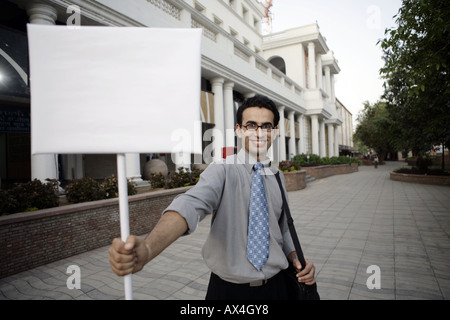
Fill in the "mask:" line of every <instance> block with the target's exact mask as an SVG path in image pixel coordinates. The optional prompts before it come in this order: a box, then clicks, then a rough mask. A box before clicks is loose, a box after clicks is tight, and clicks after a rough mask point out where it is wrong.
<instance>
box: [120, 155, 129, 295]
mask: <svg viewBox="0 0 450 320" xmlns="http://www.w3.org/2000/svg"><path fill="white" fill-rule="evenodd" d="M117 184H118V186H119V213H120V234H121V238H122V241H123V242H126V241H127V238H128V236H129V235H130V217H129V214H128V182H127V169H126V162H125V154H123V153H119V154H117ZM124 286H125V300H133V282H132V275H131V274H129V275H126V276H125V277H124Z"/></svg>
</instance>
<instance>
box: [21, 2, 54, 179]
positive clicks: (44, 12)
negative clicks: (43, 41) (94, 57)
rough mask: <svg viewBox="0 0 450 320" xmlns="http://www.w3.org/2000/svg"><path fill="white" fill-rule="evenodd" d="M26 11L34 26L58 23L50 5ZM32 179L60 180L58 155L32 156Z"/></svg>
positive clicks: (29, 7)
mask: <svg viewBox="0 0 450 320" xmlns="http://www.w3.org/2000/svg"><path fill="white" fill-rule="evenodd" d="M26 10H27V14H28V17H29V21H30V23H32V24H46V25H54V24H55V23H56V18H57V12H56V9H55V8H54V7H52V6H51V5H49V4H46V3H40V2H34V1H33V2H30V3H28V4H27V7H26ZM31 179H32V180H34V179H38V180H41V181H42V182H45V180H46V179H59V173H58V155H57V154H38V155H32V156H31Z"/></svg>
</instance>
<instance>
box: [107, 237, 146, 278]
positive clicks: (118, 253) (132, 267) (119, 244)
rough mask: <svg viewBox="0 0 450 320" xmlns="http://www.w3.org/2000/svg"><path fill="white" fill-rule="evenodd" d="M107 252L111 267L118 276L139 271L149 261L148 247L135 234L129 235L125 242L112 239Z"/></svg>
mask: <svg viewBox="0 0 450 320" xmlns="http://www.w3.org/2000/svg"><path fill="white" fill-rule="evenodd" d="M108 252H109V263H110V264H111V269H112V270H113V271H114V273H115V274H117V275H118V276H125V275H127V274H130V273H136V272H138V271H141V270H142V268H144V266H145V264H146V263H147V262H148V261H150V248H149V247H148V246H147V245H146V243H145V241H144V239H142V238H140V237H136V236H129V237H128V239H127V242H126V243H124V242H123V241H122V239H120V238H116V239H114V240H113V242H112V245H111V247H110V248H109V250H108Z"/></svg>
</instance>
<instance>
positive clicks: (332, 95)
mask: <svg viewBox="0 0 450 320" xmlns="http://www.w3.org/2000/svg"><path fill="white" fill-rule="evenodd" d="M330 78H331V80H330V99H331V103H333V104H335V103H336V94H335V91H334V74H332V75H331V77H330Z"/></svg>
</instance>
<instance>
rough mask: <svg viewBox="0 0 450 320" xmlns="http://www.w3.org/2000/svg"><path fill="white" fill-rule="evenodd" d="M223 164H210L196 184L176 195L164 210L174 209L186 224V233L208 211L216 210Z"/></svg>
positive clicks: (221, 187)
mask: <svg viewBox="0 0 450 320" xmlns="http://www.w3.org/2000/svg"><path fill="white" fill-rule="evenodd" d="M224 167H225V166H224V165H223V164H221V163H212V164H210V165H209V166H208V167H207V168H206V170H205V171H203V172H202V174H201V175H200V180H199V181H198V182H197V184H196V185H195V186H194V187H193V188H192V189H190V190H188V191H187V192H185V193H184V194H181V195H178V196H177V197H176V198H175V199H174V200H173V201H172V203H171V204H170V205H169V206H168V207H167V208H166V209H165V210H164V212H163V214H164V213H166V212H167V211H176V212H178V213H179V214H180V215H181V216H182V217H183V218H185V219H186V222H187V224H188V231H187V232H188V233H192V232H194V231H195V230H196V229H197V227H198V224H199V222H200V221H202V220H203V219H204V218H205V216H206V215H207V214H209V213H213V212H214V211H216V210H217V207H218V205H219V203H220V200H221V198H222V192H223V188H224V182H225V168H224Z"/></svg>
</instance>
